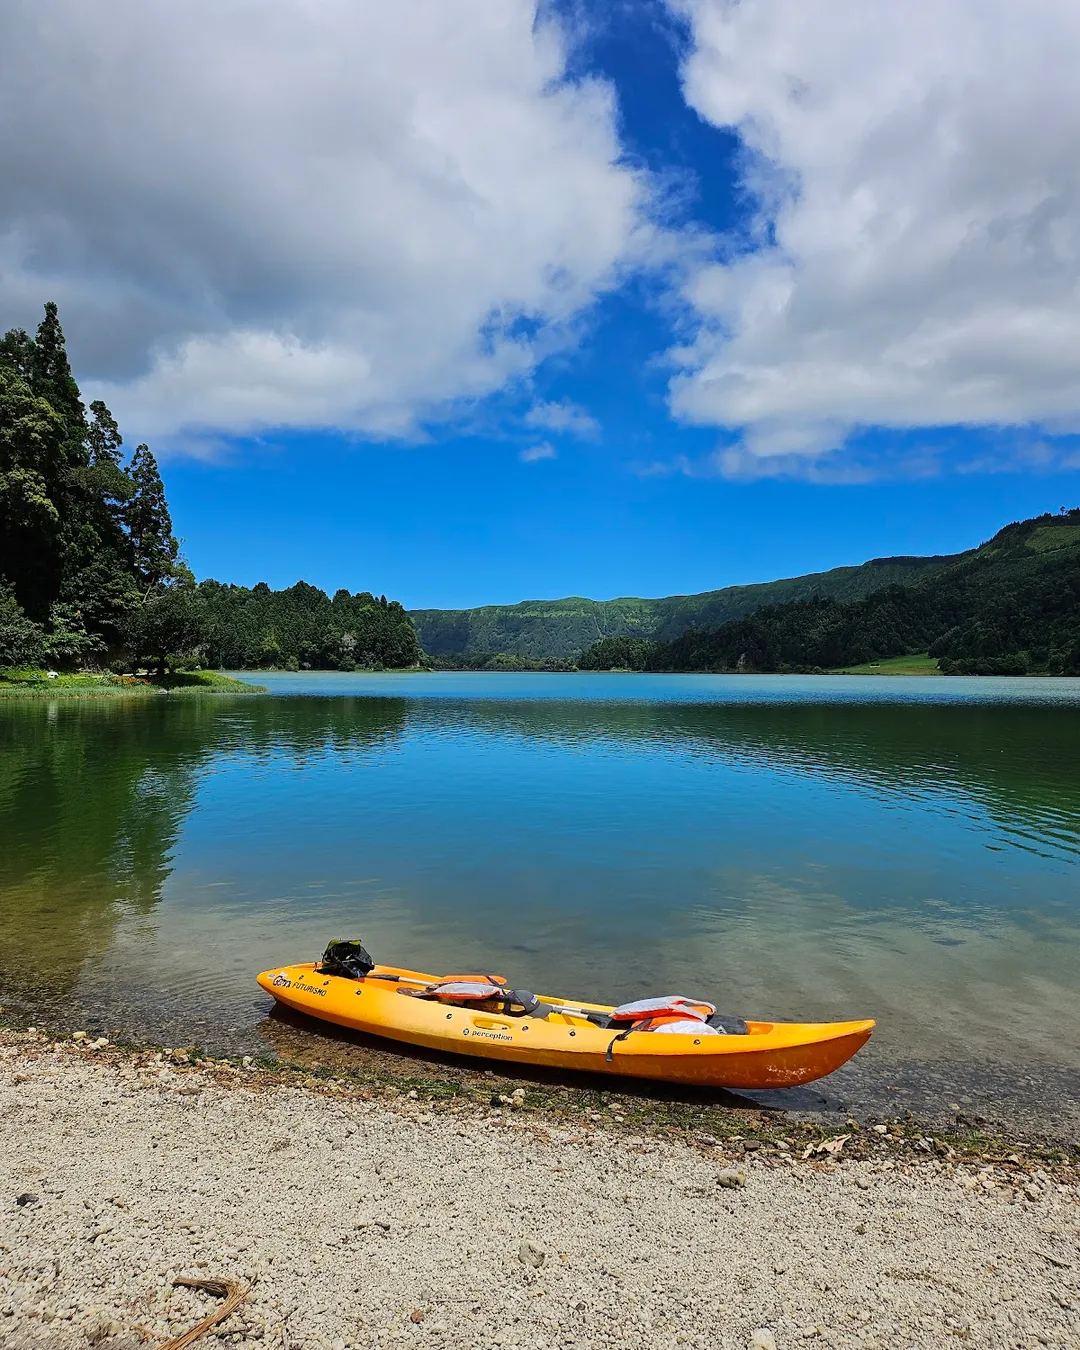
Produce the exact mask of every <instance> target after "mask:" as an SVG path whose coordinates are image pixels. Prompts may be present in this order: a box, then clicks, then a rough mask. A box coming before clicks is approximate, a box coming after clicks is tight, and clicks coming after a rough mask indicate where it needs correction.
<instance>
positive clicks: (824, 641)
mask: <svg viewBox="0 0 1080 1350" xmlns="http://www.w3.org/2000/svg"><path fill="white" fill-rule="evenodd" d="M920 652H929V654H930V656H931V657H935V658H937V661H938V667H939V669H940V670H941V671H942V672H943V673H944V674H975V675H1023V674H1027V673H1029V672H1046V673H1050V674H1065V675H1080V509H1076V510H1073V511H1062V512H1061V513H1060V514H1058V515H1045V516H1038V517H1036V518H1034V519H1032V520H1024V521H1019V522H1017V523H1015V524H1012V525H1007V526H1006V527H1005V528H1004V529H1003V530H1000V531H999V532H998V533H997V534H996V535H994V537H993V538H992V539H990V540H988V541H987V542H986V543H985V544H983V545H982V546H981V547H979V548H977V549H974V550H972V552H970V553H966V554H962V555H960V556H959V557H958V558H956V559H953V560H951V561H949V562H947V563H946V564H945V565H942V566H937V567H935V568H934V569H932V570H928V571H927V572H925V573H924V575H923V576H922V577H921V578H919V579H917V580H916V581H915V583H914V584H912V585H891V586H887V587H885V588H884V589H882V590H877V591H875V592H873V593H872V594H871V595H869V596H867V597H865V598H864V599H862V600H856V601H848V602H843V601H838V600H836V599H832V598H828V597H825V596H816V597H814V598H812V599H810V600H803V601H798V602H795V603H791V604H782V605H766V606H764V607H763V608H761V609H759V610H757V611H756V612H755V613H754V614H752V615H749V616H747V617H744V618H741V619H736V620H734V621H732V622H729V623H725V624H721V625H719V626H717V627H715V628H709V629H701V628H695V629H690V630H689V631H688V632H686V633H684V634H683V635H682V636H681V637H678V638H676V639H674V640H673V641H671V642H663V643H658V642H648V641H626V640H620V639H613V640H607V641H604V642H599V643H597V644H595V645H594V646H593V647H592V648H591V649H590V650H588V651H586V652H585V653H583V655H582V658H581V665H582V667H583V668H585V669H593V670H603V669H611V668H612V667H615V666H618V667H630V668H634V669H647V670H658V671H692V670H700V671H763V672H772V671H779V672H784V671H813V670H829V669H837V668H842V667H845V666H855V665H864V664H866V663H868V662H873V661H878V660H881V659H883V658H888V657H893V656H906V655H912V654H915V653H920Z"/></svg>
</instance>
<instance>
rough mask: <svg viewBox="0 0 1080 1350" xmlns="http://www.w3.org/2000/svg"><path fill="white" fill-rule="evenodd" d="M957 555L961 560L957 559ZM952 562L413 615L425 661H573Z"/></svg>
mask: <svg viewBox="0 0 1080 1350" xmlns="http://www.w3.org/2000/svg"><path fill="white" fill-rule="evenodd" d="M958 556H962V555H958ZM953 561H954V559H953V558H952V557H936V558H875V559H873V561H871V562H867V563H863V564H862V565H861V566H858V567H835V568H833V569H832V571H830V572H812V573H810V574H809V575H807V576H803V577H788V578H786V579H785V580H782V581H764V582H759V583H757V584H756V585H751V586H727V587H725V588H724V589H723V590H719V591H703V592H701V593H700V594H698V595H669V596H665V597H663V598H662V599H658V600H641V599H636V598H633V597H628V598H624V599H620V600H586V599H582V598H580V597H578V596H570V597H569V598H567V599H564V600H525V601H523V602H522V603H521V604H517V605H484V606H482V607H481V608H479V609H413V610H410V611H409V617H410V618H411V619H412V621H413V623H414V624H415V626H416V632H417V636H418V637H419V639H420V645H421V646H422V647H423V649H424V651H425V652H427V653H428V655H429V656H435V657H445V656H476V655H479V654H483V653H494V652H511V653H514V654H515V655H518V656H525V657H531V658H534V659H535V658H544V657H563V658H565V657H574V656H576V655H577V654H578V653H579V652H580V651H582V650H583V649H584V648H586V647H588V646H590V645H591V644H592V643H594V642H597V641H599V640H600V639H601V638H607V637H635V638H649V639H653V640H656V641H667V640H670V639H671V638H675V637H679V636H680V635H681V634H683V633H685V632H686V631H687V629H689V628H711V627H715V626H717V625H718V624H722V623H726V622H728V621H729V620H731V619H738V618H742V617H743V616H744V615H746V614H751V613H753V611H754V610H756V609H759V608H760V607H761V606H762V605H770V604H785V603H790V602H792V601H797V600H807V599H810V598H811V597H812V596H828V597H830V598H831V599H835V600H859V599H862V598H863V597H864V596H866V595H869V594H871V593H872V592H873V591H876V590H881V589H882V588H883V587H885V586H890V585H894V584H896V583H899V582H911V581H912V580H914V579H916V578H918V577H920V576H922V575H924V574H925V573H927V572H929V571H933V570H935V569H937V568H939V567H942V566H944V565H946V564H948V563H951V562H953Z"/></svg>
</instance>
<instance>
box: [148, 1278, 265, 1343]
mask: <svg viewBox="0 0 1080 1350" xmlns="http://www.w3.org/2000/svg"><path fill="white" fill-rule="evenodd" d="M173 1284H174V1285H183V1286H184V1287H185V1288H186V1289H203V1290H205V1291H206V1293H208V1294H213V1295H214V1296H215V1297H216V1298H223V1299H224V1300H225V1302H224V1303H223V1304H222V1305H221V1307H220V1308H218V1309H216V1311H214V1312H212V1313H211V1314H210V1315H209V1317H204V1318H203V1320H202V1321H201V1322H199V1323H197V1324H196V1325H195V1326H193V1327H191V1328H190V1330H188V1331H185V1332H184V1334H183V1335H182V1336H174V1337H173V1338H172V1339H171V1340H168V1341H165V1342H163V1344H161V1345H160V1346H159V1347H158V1350H184V1347H185V1346H188V1345H190V1344H191V1343H192V1342H193V1341H197V1340H198V1339H199V1337H200V1336H205V1335H206V1333H207V1332H208V1331H209V1330H210V1328H211V1327H215V1326H217V1324H218V1323H219V1322H224V1320H225V1318H226V1317H228V1315H229V1314H230V1313H232V1312H235V1311H236V1310H237V1308H239V1306H240V1304H241V1303H243V1301H244V1300H245V1299H246V1298H247V1296H248V1294H249V1293H250V1292H251V1290H250V1288H248V1287H245V1286H244V1285H242V1284H240V1283H239V1282H238V1281H236V1280H202V1279H198V1278H193V1277H190V1276H187V1275H179V1276H177V1278H176V1279H175V1280H173Z"/></svg>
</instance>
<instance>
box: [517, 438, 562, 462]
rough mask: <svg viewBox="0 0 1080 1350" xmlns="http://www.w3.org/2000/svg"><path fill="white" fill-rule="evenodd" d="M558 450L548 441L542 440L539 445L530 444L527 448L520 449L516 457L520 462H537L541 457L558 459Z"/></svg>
mask: <svg viewBox="0 0 1080 1350" xmlns="http://www.w3.org/2000/svg"><path fill="white" fill-rule="evenodd" d="M558 457H559V452H558V451H557V450H556V449H555V447H554V446H553V445H552V444H551V442H550V441H542V442H541V443H540V444H539V445H530V446H529V448H528V449H527V450H522V452H521V453H520V454H519V455H518V459H520V460H521V462H522V464H538V463H539V462H540V461H541V460H542V459H558Z"/></svg>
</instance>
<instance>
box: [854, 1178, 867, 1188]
mask: <svg viewBox="0 0 1080 1350" xmlns="http://www.w3.org/2000/svg"><path fill="white" fill-rule="evenodd" d="M855 1185H856V1186H858V1188H859V1190H860V1191H868V1190H869V1189H870V1178H869V1177H863V1176H858V1177H856V1178H855Z"/></svg>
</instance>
